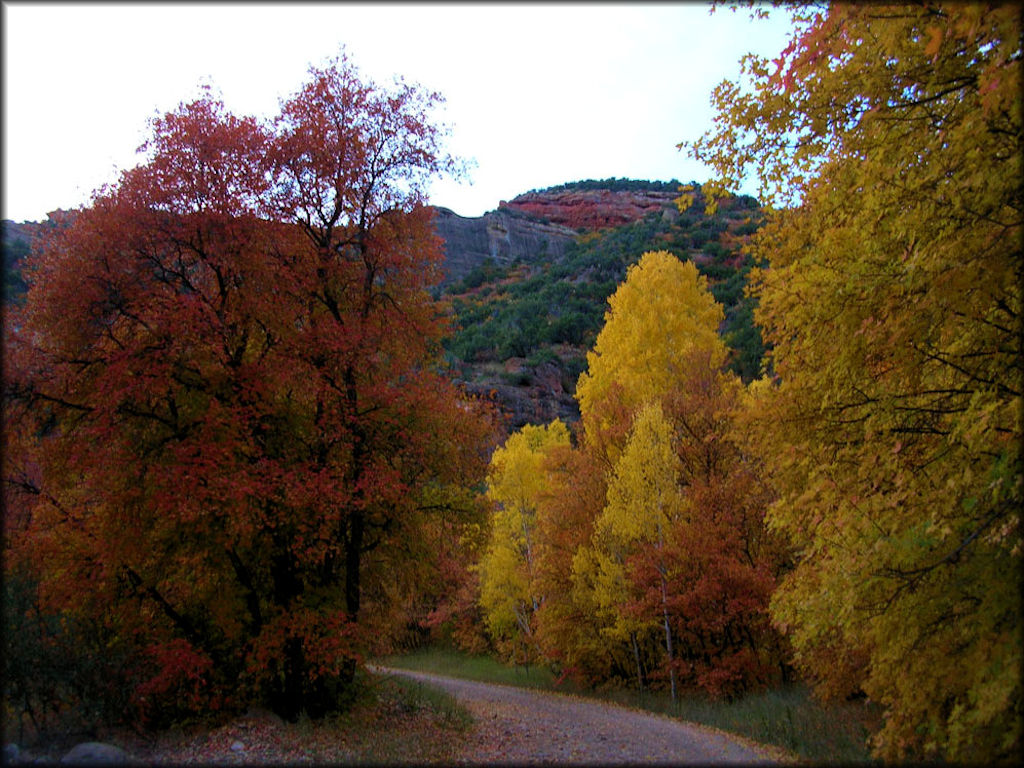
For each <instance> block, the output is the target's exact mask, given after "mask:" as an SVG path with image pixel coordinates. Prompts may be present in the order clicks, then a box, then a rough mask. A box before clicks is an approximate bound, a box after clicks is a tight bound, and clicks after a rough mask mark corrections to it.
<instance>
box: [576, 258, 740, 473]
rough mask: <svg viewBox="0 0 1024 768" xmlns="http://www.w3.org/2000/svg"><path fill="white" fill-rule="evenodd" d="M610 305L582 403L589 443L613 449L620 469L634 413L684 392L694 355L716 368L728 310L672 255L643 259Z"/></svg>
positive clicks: (580, 391)
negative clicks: (679, 389) (703, 353)
mask: <svg viewBox="0 0 1024 768" xmlns="http://www.w3.org/2000/svg"><path fill="white" fill-rule="evenodd" d="M608 305H609V307H608V312H607V313H606V314H605V324H604V327H603V328H602V329H601V332H600V333H599V334H598V336H597V340H596V341H595V342H594V349H593V351H591V352H588V353H587V370H586V371H585V372H584V373H582V374H581V375H580V378H579V383H578V384H577V385H576V399H577V400H578V401H579V404H580V413H581V415H582V419H583V424H584V428H585V430H586V434H587V438H588V439H591V440H598V441H599V442H600V443H602V444H603V443H606V442H607V443H608V457H609V460H610V461H612V462H614V460H615V459H616V458H617V456H618V451H620V450H621V448H622V444H623V442H624V440H625V436H626V433H627V432H628V430H629V426H630V423H631V421H632V417H633V414H634V413H635V411H636V409H637V408H639V407H640V406H641V405H642V404H644V403H648V402H653V401H654V400H657V399H659V398H660V397H662V396H663V395H664V394H665V393H667V392H669V391H670V390H671V389H672V388H673V387H675V386H676V385H677V384H678V381H679V379H680V376H681V373H682V366H683V360H684V359H685V358H686V356H687V355H688V354H689V352H690V351H691V350H693V349H706V350H709V352H710V355H711V365H713V366H717V365H720V364H721V363H722V362H723V361H724V360H725V357H726V353H727V351H726V348H725V344H724V343H723V342H722V340H721V339H720V338H719V336H718V325H719V323H720V322H721V321H722V317H723V314H722V307H721V306H720V305H719V304H718V303H716V302H715V300H714V299H713V298H712V297H711V294H710V293H708V291H707V281H706V279H705V278H704V277H703V276H701V275H700V274H698V272H697V268H696V267H695V266H694V264H693V262H690V261H688V262H681V261H680V260H679V259H677V258H676V257H675V256H673V255H672V254H670V253H668V252H667V251H652V252H649V253H645V254H644V255H643V256H642V257H641V258H640V261H639V262H637V263H636V264H635V265H633V266H631V267H630V268H629V270H628V271H627V273H626V280H625V282H623V283H622V284H621V285H620V286H619V288H618V289H617V290H616V291H615V293H614V294H613V295H612V296H611V298H609V299H608Z"/></svg>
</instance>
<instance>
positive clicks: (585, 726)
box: [378, 669, 792, 765]
mask: <svg viewBox="0 0 1024 768" xmlns="http://www.w3.org/2000/svg"><path fill="white" fill-rule="evenodd" d="M378 671H380V672H384V673H387V674H393V675H400V676H402V677H405V678H409V679H413V680H419V681H422V682H424V683H427V684H429V685H432V686H436V687H438V688H441V689H443V690H445V691H448V692H449V693H451V694H452V695H453V696H455V697H456V698H457V699H458V700H459V701H460V702H461V703H462V704H463V705H464V706H465V707H466V708H467V709H468V710H469V711H470V712H471V713H472V714H473V717H474V718H475V720H476V726H475V728H474V730H473V733H472V734H471V736H470V739H469V744H468V745H467V749H466V752H465V755H464V758H463V762H464V763H471V764H477V763H512V764H515V765H522V764H525V763H543V764H555V763H575V764H590V765H595V764H599V765H621V764H625V763H634V764H636V763H645V764H646V763H660V764H672V765H690V764H710V763H731V764H737V763H741V764H746V763H751V764H770V763H782V762H791V761H792V760H791V759H789V760H787V758H786V756H785V755H784V754H783V753H782V752H781V751H778V750H774V749H773V748H770V747H763V746H760V745H756V744H753V743H751V742H747V741H744V740H742V739H740V738H739V737H734V736H728V735H725V734H723V733H719V732H718V731H715V730H713V729H710V728H705V727H703V726H698V725H693V724H687V723H682V722H680V721H678V720H672V719H670V718H667V717H661V716H658V715H652V714H647V713H643V712H639V711H636V710H632V709H627V708H624V707H618V706H615V705H612V704H605V703H603V702H599V701H594V700H591V699H585V698H580V697H576V696H566V695H561V694H555V693H547V692H540V691H532V690H526V689H522V688H513V687H511V686H505V685H491V684H488V683H477V682H472V681H469V680H459V679H456V678H451V677H443V676H441V675H433V674H428V673H425V672H410V671H406V670H398V669H379V670H378Z"/></svg>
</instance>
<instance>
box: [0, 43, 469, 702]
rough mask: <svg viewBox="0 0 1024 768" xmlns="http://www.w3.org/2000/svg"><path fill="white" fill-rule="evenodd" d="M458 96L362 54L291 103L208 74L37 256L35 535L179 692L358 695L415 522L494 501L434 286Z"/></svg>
mask: <svg viewBox="0 0 1024 768" xmlns="http://www.w3.org/2000/svg"><path fill="white" fill-rule="evenodd" d="M437 103H438V97H437V96H436V95H434V94H429V93H425V92H423V91H422V90H421V89H419V88H417V87H414V86H408V85H405V84H403V83H400V82H399V83H396V84H395V85H394V86H393V87H392V88H391V89H387V90H385V89H383V88H381V87H378V86H376V85H375V84H373V83H370V82H367V81H364V80H362V79H361V77H360V75H359V73H358V71H357V70H356V69H355V67H354V66H353V65H352V64H351V63H350V62H348V60H347V59H345V58H344V57H341V58H340V59H337V60H334V61H332V62H330V63H329V64H328V65H327V66H325V67H324V68H320V69H311V71H310V77H309V80H308V82H307V83H306V84H305V85H304V86H303V87H302V88H301V89H300V90H299V91H298V92H297V93H296V94H295V95H294V96H293V97H291V98H290V99H288V100H287V101H285V102H284V103H283V104H282V108H281V115H280V117H279V118H278V119H276V120H275V121H273V122H272V123H270V124H261V123H259V122H258V121H256V120H254V119H251V118H238V117H235V116H234V115H231V114H229V113H228V112H227V111H226V110H225V108H224V106H223V105H222V104H221V103H220V102H219V101H218V100H216V99H215V98H213V97H212V96H211V95H209V94H206V95H204V96H202V97H201V98H199V99H198V100H196V101H195V102H193V103H190V104H184V105H182V106H180V107H179V108H178V109H177V110H176V111H174V112H171V113H169V114H168V115H166V116H164V117H161V118H158V119H157V120H155V121H154V123H153V138H152V139H151V140H150V141H149V142H148V144H147V145H146V147H145V149H146V150H147V152H148V156H147V158H146V160H145V161H144V162H143V163H142V164H140V165H139V166H138V167H136V168H133V169H131V170H129V171H127V172H125V173H124V174H123V175H122V177H121V179H120V181H119V183H118V184H117V185H116V186H114V187H112V188H109V189H104V190H101V191H100V192H98V193H97V195H96V196H95V198H94V200H93V202H92V205H91V206H90V207H88V208H85V209H84V210H82V211H80V212H78V215H77V218H76V220H75V221H74V223H73V225H72V226H71V227H70V228H69V229H67V230H66V231H65V232H62V233H57V234H56V235H54V236H53V237H52V238H51V239H50V240H49V242H48V243H47V245H46V246H45V248H44V250H43V251H42V253H41V255H40V256H39V258H38V259H36V260H35V263H34V264H33V265H32V266H31V268H30V270H29V281H30V285H31V287H30V290H29V293H28V297H27V301H26V305H25V308H24V311H22V312H19V313H17V314H16V315H15V316H14V317H13V318H12V322H11V323H10V326H9V328H8V330H9V335H8V339H7V342H8V344H7V349H8V351H9V355H10V357H9V360H8V364H9V371H10V377H9V379H8V381H7V382H6V385H5V386H6V389H5V400H6V401H7V403H8V407H7V409H6V412H5V430H6V431H7V432H8V434H9V435H10V443H9V446H8V448H9V455H8V456H5V467H4V476H5V481H6V489H7V491H8V493H7V499H6V500H7V502H8V508H9V509H12V510H14V515H13V516H12V518H11V520H10V524H11V529H10V530H11V534H12V535H11V536H10V537H9V539H8V540H9V541H10V542H11V545H12V547H13V549H12V553H13V556H14V557H16V558H18V559H19V560H21V561H24V562H27V563H29V564H32V565H33V566H34V568H33V571H34V573H35V575H36V576H37V578H38V579H39V580H40V594H41V596H42V598H43V599H44V601H45V603H46V605H48V606H50V607H52V608H53V609H59V610H62V611H66V612H68V613H71V614H82V615H85V616H90V617H94V618H95V617H99V618H101V619H102V620H103V621H104V622H106V623H107V624H108V625H110V626H112V627H114V629H115V631H116V633H117V634H118V635H119V636H120V637H133V638H136V640H137V643H138V646H139V648H140V649H144V653H143V654H142V656H144V657H145V658H147V659H149V662H145V663H143V661H140V670H142V671H141V672H140V674H143V682H142V683H141V684H140V686H139V688H138V689H137V691H136V704H137V705H138V706H140V707H142V708H143V709H144V710H146V711H148V712H149V713H150V714H154V716H155V715H158V714H159V708H160V706H163V705H166V703H167V701H166V697H174V696H175V695H176V691H177V690H178V689H179V688H180V686H181V685H182V684H184V683H186V682H187V683H188V685H189V686H191V688H190V690H192V691H194V693H195V695H196V696H197V697H199V699H202V701H201V702H199V701H198V699H197V704H196V706H213V705H214V704H215V703H218V702H219V703H220V704H224V703H234V704H238V705H243V704H245V703H246V702H249V701H262V702H264V703H266V704H269V706H271V707H272V708H273V709H274V710H275V711H277V712H278V713H280V714H281V715H283V716H285V717H287V718H295V717H297V716H298V715H299V713H300V712H301V711H303V710H305V711H307V712H308V713H309V714H310V715H311V716H314V717H315V716H318V715H320V714H323V713H324V712H326V711H329V710H330V709H333V708H335V707H337V706H339V705H340V704H341V703H343V697H344V694H345V692H346V691H347V689H348V688H349V686H350V684H351V682H352V680H353V675H354V671H355V665H356V662H357V660H358V658H359V656H360V649H361V648H363V647H365V644H366V638H365V635H364V628H365V626H366V624H367V621H369V620H370V619H372V616H373V615H380V614H382V613H384V612H386V605H385V604H384V603H385V602H386V600H387V599H388V596H389V594H393V593H394V592H395V589H392V588H391V585H392V584H393V583H395V582H396V581H398V580H400V578H401V575H402V574H403V573H404V572H405V571H406V570H407V569H406V568H405V565H404V564H403V559H402V557H401V556H400V555H399V554H398V553H400V552H401V551H402V548H403V546H405V545H404V544H403V542H415V541H417V540H418V537H420V536H421V532H422V531H423V530H424V527H425V526H429V525H430V524H431V520H434V519H436V518H437V517H438V516H446V517H447V519H448V520H449V521H450V522H451V523H452V524H459V521H460V520H462V519H464V516H465V515H467V514H469V510H471V509H472V508H473V505H472V503H471V501H470V497H469V495H468V494H466V493H465V492H464V491H463V490H462V487H463V486H464V485H465V484H472V483H473V482H474V478H477V477H480V476H482V473H483V469H484V467H485V460H486V450H487V442H488V439H489V438H488V434H489V425H488V424H487V422H486V421H485V420H483V419H481V417H480V410H479V408H478V407H476V406H475V405H474V404H473V403H472V402H470V401H468V400H467V398H466V397H465V396H464V395H463V394H462V393H461V392H460V391H459V390H457V389H456V388H455V387H454V386H453V384H452V383H450V382H449V381H448V380H447V379H446V377H445V376H444V374H443V372H442V370H441V368H440V353H441V347H440V341H441V338H442V335H443V334H444V332H445V331H446V328H447V320H446V317H445V315H444V313H443V311H442V310H441V309H440V308H439V307H437V306H436V305H435V304H434V303H433V302H432V301H431V299H430V297H429V295H428V294H427V292H426V288H427V287H428V285H429V283H430V281H432V280H436V279H438V278H439V277H440V271H439V262H440V259H441V251H440V248H439V242H438V240H437V238H436V236H435V235H434V233H433V231H432V227H431V222H430V212H429V210H428V209H426V208H425V207H424V206H423V205H422V204H421V200H422V193H423V188H424V183H425V181H426V180H427V179H428V178H429V177H431V176H433V175H435V174H436V173H439V172H444V171H446V170H450V169H452V168H453V163H452V161H450V160H449V158H448V157H447V155H445V154H444V153H443V151H442V149H441V140H442V138H443V134H442V132H441V130H440V129H439V128H438V127H436V126H435V125H433V124H432V123H431V122H430V121H429V119H428V113H429V111H430V110H431V109H432V108H433V107H434V106H435V105H436V104H437ZM368 595H369V596H370V597H372V598H374V600H375V601H377V602H376V603H371V604H370V605H367V603H366V597H367V596H368ZM370 623H371V625H372V621H371V622H370ZM142 656H140V658H142ZM147 664H148V666H147ZM146 670H148V671H146ZM161 695H164V697H165V698H164V699H161ZM144 699H145V700H144ZM218 705H219V704H218Z"/></svg>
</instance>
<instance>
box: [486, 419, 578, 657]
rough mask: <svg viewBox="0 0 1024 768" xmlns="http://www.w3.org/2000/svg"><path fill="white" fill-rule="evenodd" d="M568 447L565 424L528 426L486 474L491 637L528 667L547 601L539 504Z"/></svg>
mask: <svg viewBox="0 0 1024 768" xmlns="http://www.w3.org/2000/svg"><path fill="white" fill-rule="evenodd" d="M568 446H569V430H568V429H567V428H566V426H565V424H563V423H562V422H561V421H558V420H555V421H553V422H552V423H551V424H549V425H547V426H532V425H527V426H525V427H523V428H522V430H520V431H519V432H516V433H515V434H513V435H511V436H510V437H509V438H508V440H507V441H506V442H505V444H504V445H503V446H501V447H500V448H498V449H497V450H495V452H494V455H493V456H492V457H491V464H490V468H489V469H488V473H487V485H488V488H487V496H488V498H489V499H490V500H491V501H492V502H493V503H494V511H493V514H492V517H491V533H490V540H489V543H488V546H487V549H486V551H485V552H484V555H483V557H482V558H481V561H480V566H479V567H480V606H481V608H482V609H483V612H484V617H485V620H486V622H487V627H488V630H489V631H490V633H491V636H492V637H493V638H494V639H495V640H496V641H498V642H499V643H508V644H510V654H514V652H515V649H516V648H517V647H519V648H521V649H522V651H523V653H524V654H525V659H526V660H527V661H528V660H529V659H530V658H531V654H532V653H534V652H535V651H536V648H535V642H534V637H533V634H534V628H535V627H534V618H533V617H534V614H535V613H536V612H537V610H538V609H539V608H540V605H541V603H542V602H543V597H542V595H540V594H539V593H538V592H537V590H536V589H535V581H536V578H537V573H536V570H537V568H536V566H537V553H536V535H535V529H536V526H537V504H538V500H539V499H540V497H541V495H542V494H543V493H545V491H546V489H547V487H548V485H549V483H548V471H547V470H546V468H545V458H546V456H547V455H548V454H549V453H551V452H552V451H553V450H554V449H556V448H559V447H568Z"/></svg>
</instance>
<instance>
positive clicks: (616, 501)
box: [594, 402, 683, 702]
mask: <svg viewBox="0 0 1024 768" xmlns="http://www.w3.org/2000/svg"><path fill="white" fill-rule="evenodd" d="M680 470H681V466H680V461H679V457H678V456H677V455H676V453H675V451H674V450H673V446H672V426H671V425H670V424H669V423H668V421H667V420H666V419H665V415H664V413H663V412H662V410H661V405H660V404H659V403H657V402H653V403H648V404H646V405H644V406H643V407H642V408H641V409H640V412H639V413H638V414H637V417H636V420H635V421H634V422H633V428H632V430H631V432H630V436H629V440H628V441H627V443H626V447H625V449H624V450H623V452H622V455H621V456H620V457H619V460H618V461H617V462H616V464H615V471H614V473H613V474H612V477H611V480H610V481H609V483H608V505H607V506H606V507H605V509H604V512H603V513H602V514H601V516H600V517H599V518H598V520H597V530H596V532H595V536H594V540H595V547H596V548H597V552H598V558H599V559H603V558H604V557H612V558H614V559H615V561H616V564H619V563H620V562H621V560H622V559H623V555H624V554H625V553H629V552H630V551H631V550H635V549H636V548H638V547H642V546H644V545H647V546H649V547H650V548H651V549H653V551H654V568H655V570H656V571H657V574H658V587H659V597H660V609H661V611H660V613H661V615H660V616H659V617H658V618H659V619H660V622H661V626H662V629H663V630H664V634H665V654H666V658H667V661H668V668H669V680H670V690H671V693H672V701H673V702H674V701H676V696H677V692H676V672H675V668H674V666H673V661H674V658H673V653H672V628H671V624H670V622H669V609H668V596H669V590H670V586H669V573H668V570H667V565H666V560H665V557H664V550H665V546H666V541H667V539H668V538H669V535H670V530H671V528H673V527H674V526H675V525H676V524H677V522H679V521H678V517H679V515H680V514H681V512H682V510H683V503H682V501H683V500H682V497H681V494H680V485H679V481H680V477H679V475H680ZM602 545H605V546H602ZM624 607H625V606H623V605H620V606H619V612H620V614H621V613H623V612H624V611H623V608H624Z"/></svg>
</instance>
